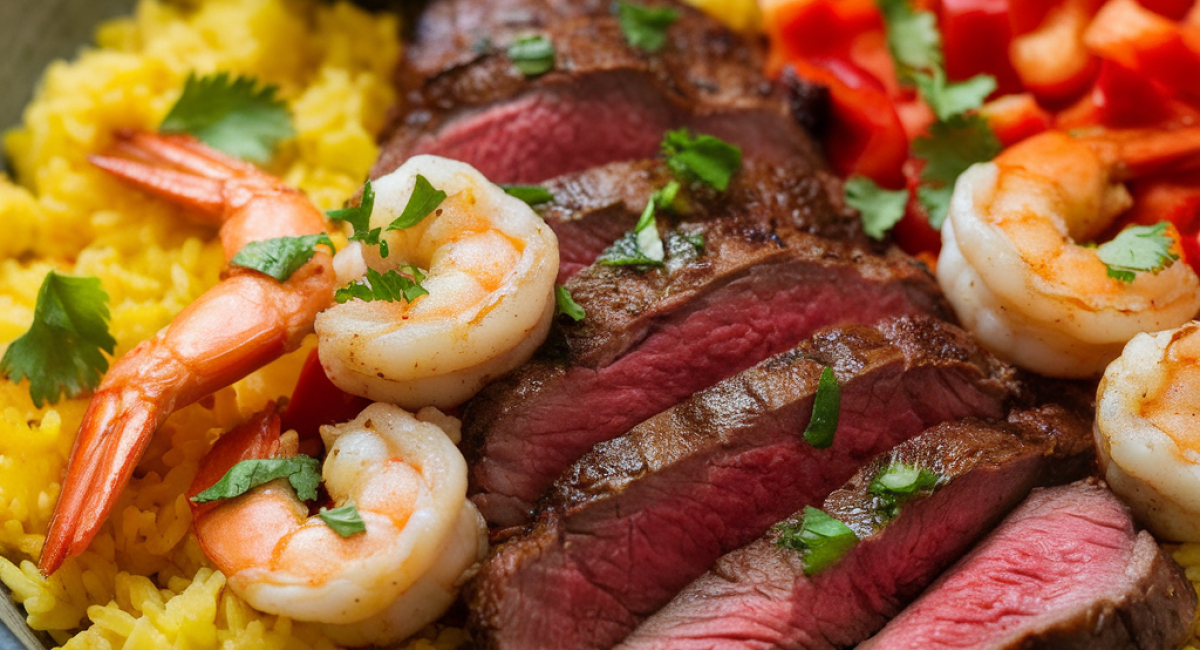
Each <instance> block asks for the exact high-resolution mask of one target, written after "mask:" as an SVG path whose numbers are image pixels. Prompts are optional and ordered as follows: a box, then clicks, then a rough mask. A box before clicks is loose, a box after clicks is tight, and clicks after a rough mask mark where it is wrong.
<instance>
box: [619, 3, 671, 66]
mask: <svg viewBox="0 0 1200 650" xmlns="http://www.w3.org/2000/svg"><path fill="white" fill-rule="evenodd" d="M678 19H679V12H678V11H676V10H674V9H672V8H670V7H660V8H656V7H646V6H644V5H640V4H635V3H632V2H626V1H625V0H621V1H620V2H617V22H618V23H620V25H621V33H623V34H624V35H625V40H626V41H627V42H628V43H629V44H630V45H632V46H633V47H636V48H638V49H640V50H643V51H646V52H650V53H654V52H658V51H659V50H661V49H662V48H663V46H664V45H666V44H667V29H668V28H669V27H670V26H671V25H672V24H673V23H674V22H675V21H676V20H678Z"/></svg>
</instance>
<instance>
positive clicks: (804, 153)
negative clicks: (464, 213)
mask: <svg viewBox="0 0 1200 650" xmlns="http://www.w3.org/2000/svg"><path fill="white" fill-rule="evenodd" d="M482 4H486V3H481V2H478V1H477V0H442V1H440V2H435V3H434V4H433V6H432V7H430V9H429V10H427V12H426V14H425V16H424V17H422V18H421V20H420V21H419V23H418V25H417V29H416V33H415V37H414V38H415V40H414V42H413V44H412V45H411V46H410V47H409V50H408V52H409V57H408V58H407V60H406V62H405V63H404V64H402V65H401V69H400V72H399V73H398V75H397V80H398V85H399V88H400V95H401V98H402V101H401V106H402V108H401V110H400V112H399V113H398V115H397V116H396V117H395V119H394V120H393V125H394V128H393V129H392V130H391V131H392V132H391V134H390V135H389V136H387V137H386V138H385V143H384V145H383V149H382V151H381V153H380V158H379V160H378V161H377V163H376V165H375V168H374V169H373V171H372V173H371V176H372V177H378V176H382V175H384V174H386V173H388V172H390V171H392V170H394V169H395V168H397V167H398V166H399V165H400V164H401V163H403V162H404V161H405V160H406V159H408V158H409V157H411V156H413V155H416V154H421V153H428V154H436V155H441V156H446V157H448V158H453V159H456V160H461V161H463V162H466V163H469V164H471V165H473V166H474V167H475V168H477V169H478V170H479V171H480V172H481V173H483V174H484V175H485V176H487V177H488V178H489V179H491V180H492V181H494V182H499V183H531V182H539V181H542V180H545V179H548V178H552V177H555V176H559V175H561V174H566V173H571V172H575V171H581V170H583V169H588V168H590V167H595V166H597V165H603V164H605V163H609V162H613V161H618V160H636V159H644V158H650V157H653V156H654V155H655V154H656V153H657V152H658V150H659V144H660V142H661V141H662V138H663V134H664V133H665V132H666V131H668V130H670V129H674V128H680V127H687V128H689V129H691V130H693V131H696V132H700V133H707V134H711V135H714V136H717V137H719V138H721V139H724V140H726V141H728V142H731V143H733V144H735V145H738V146H739V147H741V148H742V149H743V151H744V152H745V154H746V156H747V157H760V158H763V159H764V160H767V161H770V162H775V163H783V162H789V161H790V162H796V161H803V162H804V163H806V164H808V165H810V166H812V167H814V168H815V167H820V166H821V163H820V162H818V161H819V156H818V154H817V149H816V146H815V145H814V144H813V143H812V141H811V140H810V139H809V137H808V136H807V134H805V133H804V132H803V130H802V129H801V128H800V127H799V126H798V125H797V124H796V122H795V120H794V119H793V118H792V117H791V115H790V113H789V109H788V103H787V100H786V98H785V97H784V93H783V91H782V90H781V89H778V88H776V87H774V86H773V85H772V84H770V83H769V82H767V80H766V79H765V77H764V76H763V74H762V52H761V48H760V47H758V46H757V44H754V43H751V42H749V41H748V40H746V39H744V38H743V37H741V36H738V35H736V34H734V33H732V32H730V31H729V30H728V29H726V28H724V27H723V26H721V25H719V24H718V23H716V21H714V20H712V19H710V18H708V17H707V16H705V15H704V14H703V13H702V12H700V11H698V10H696V9H694V8H691V7H688V6H686V5H683V4H681V3H662V2H659V3H658V4H660V5H661V4H669V5H670V6H672V7H673V8H675V9H676V10H677V11H678V12H679V19H678V20H676V21H675V22H674V23H673V24H672V25H671V26H670V27H669V28H668V30H667V33H666V35H667V39H666V44H665V45H664V47H663V48H662V50H661V51H659V52H657V53H653V54H650V53H647V52H644V51H642V50H639V49H637V48H634V47H633V46H631V45H629V44H628V43H627V42H626V40H625V37H624V35H623V33H622V31H621V29H620V26H619V24H618V20H617V18H616V16H614V15H612V14H611V13H610V11H609V6H610V4H609V3H608V2H596V1H595V0H591V1H584V2H580V3H570V2H562V1H561V0H540V1H538V0H526V1H524V2H520V1H514V0H507V1H505V2H501V3H498V5H499V6H496V7H492V8H481V7H479V6H478V5H482ZM448 29H453V30H455V31H454V32H448V31H447V30H448ZM529 34H538V35H541V36H544V37H546V38H548V39H550V40H551V42H552V43H553V45H554V49H555V67H554V69H553V70H552V71H551V72H549V73H547V74H544V75H541V76H537V77H534V78H528V77H526V76H525V75H523V74H522V73H521V72H520V71H519V70H518V69H517V68H516V67H515V66H514V65H513V62H512V60H511V59H510V58H509V56H508V54H507V52H506V50H507V48H508V46H509V45H510V44H511V43H513V42H514V41H515V40H517V39H518V38H520V37H523V36H527V35H529ZM447 43H452V44H453V45H452V47H450V48H448V47H447V45H446V44H447Z"/></svg>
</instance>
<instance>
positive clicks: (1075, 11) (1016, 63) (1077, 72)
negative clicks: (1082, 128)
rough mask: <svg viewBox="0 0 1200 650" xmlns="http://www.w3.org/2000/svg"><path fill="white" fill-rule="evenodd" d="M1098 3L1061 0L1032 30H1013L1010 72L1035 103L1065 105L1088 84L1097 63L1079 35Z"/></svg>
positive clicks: (1094, 72) (1082, 32) (1097, 7)
mask: <svg viewBox="0 0 1200 650" xmlns="http://www.w3.org/2000/svg"><path fill="white" fill-rule="evenodd" d="M1013 1H1014V6H1015V5H1016V4H1018V3H1017V2H1016V0H1013ZM1101 2H1102V0H1063V1H1062V2H1061V3H1058V4H1054V5H1053V6H1052V7H1051V8H1050V9H1049V10H1048V11H1047V12H1046V14H1045V16H1044V18H1043V19H1042V21H1041V23H1040V24H1039V25H1038V26H1037V27H1036V28H1035V29H1033V30H1032V31H1028V32H1025V33H1020V32H1019V31H1017V30H1014V31H1016V32H1017V33H1018V35H1017V36H1014V37H1013V40H1012V45H1011V47H1010V48H1009V57H1010V59H1011V61H1012V65H1013V69H1014V70H1016V72H1017V76H1018V77H1019V78H1020V79H1021V83H1022V84H1023V85H1024V87H1025V88H1026V89H1027V90H1029V91H1030V92H1032V93H1033V94H1034V95H1036V96H1037V97H1038V99H1039V100H1041V101H1043V102H1047V103H1052V104H1065V103H1067V102H1070V101H1071V100H1073V99H1075V98H1076V97H1078V96H1079V95H1080V94H1082V93H1083V92H1084V91H1086V90H1087V88H1088V87H1089V86H1090V85H1091V83H1092V80H1093V79H1094V78H1095V76H1096V74H1097V72H1098V71H1099V62H1098V61H1097V60H1096V58H1095V57H1094V56H1092V54H1091V53H1090V52H1089V51H1088V49H1087V47H1086V46H1085V45H1084V43H1083V34H1084V31H1085V30H1086V29H1087V26H1088V24H1089V23H1090V22H1091V19H1092V16H1093V15H1094V14H1095V13H1096V11H1097V10H1098V9H1099V5H1100V3H1101Z"/></svg>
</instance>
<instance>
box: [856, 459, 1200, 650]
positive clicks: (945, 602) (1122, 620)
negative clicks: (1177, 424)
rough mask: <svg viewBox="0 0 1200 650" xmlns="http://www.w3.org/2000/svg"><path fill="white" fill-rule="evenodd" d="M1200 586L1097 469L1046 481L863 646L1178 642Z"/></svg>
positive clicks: (1165, 645) (932, 648) (1100, 649)
mask: <svg viewBox="0 0 1200 650" xmlns="http://www.w3.org/2000/svg"><path fill="white" fill-rule="evenodd" d="M1195 610H1196V593H1195V591H1194V590H1193V589H1192V585H1191V584H1190V583H1189V582H1188V581H1187V579H1186V578H1185V577H1184V574H1183V570H1182V569H1180V568H1179V566H1178V565H1177V564H1175V562H1174V561H1173V560H1171V558H1170V557H1169V556H1167V554H1166V553H1164V552H1163V551H1162V549H1160V548H1159V547H1158V544H1156V543H1155V542H1154V538H1152V537H1151V536H1150V534H1149V533H1147V532H1145V531H1142V532H1138V531H1137V530H1135V528H1134V525H1133V520H1132V519H1131V518H1130V514H1129V509H1128V508H1127V507H1125V505H1124V504H1122V503H1121V502H1120V501H1119V500H1117V498H1116V497H1115V496H1113V494H1112V493H1111V492H1109V491H1108V488H1107V487H1105V485H1104V484H1103V483H1102V482H1100V481H1099V480H1098V479H1087V480H1084V481H1080V482H1078V483H1074V484H1072V485H1069V486H1063V487H1057V488H1046V489H1042V490H1036V491H1034V493H1033V494H1032V495H1031V496H1030V497H1029V498H1028V499H1027V500H1026V501H1025V503H1023V504H1022V505H1021V507H1020V508H1018V509H1017V510H1016V511H1015V512H1013V513H1012V514H1011V515H1009V517H1008V518H1007V519H1005V520H1004V522H1003V523H1002V524H1000V527H999V528H997V529H996V530H995V531H993V532H992V533H991V535H989V536H988V537H987V539H985V540H984V541H983V542H982V543H981V544H980V545H979V546H978V547H976V548H975V550H973V551H971V553H970V554H969V555H967V557H965V558H963V559H962V560H961V561H960V562H958V563H957V564H956V565H955V566H954V567H953V568H951V569H950V571H948V572H947V573H946V574H945V575H944V576H942V577H941V578H940V579H939V580H938V581H937V583H935V584H934V586H932V587H930V589H929V591H927V592H926V593H925V594H924V595H923V596H921V598H920V599H918V600H917V601H916V602H915V603H913V604H912V605H911V606H910V607H909V608H908V609H906V610H904V611H903V612H902V613H901V614H900V615H899V616H898V617H896V618H895V619H893V620H892V621H891V622H890V623H888V625H887V627H885V628H884V629H883V631H882V632H880V633H879V634H878V635H876V636H875V637H873V638H872V639H871V640H870V641H868V642H867V643H865V644H864V645H861V646H859V648H863V649H874V650H879V649H882V648H924V649H928V650H937V649H939V648H964V647H970V648H977V649H988V650H990V649H999V648H1023V649H1035V648H1046V649H1047V650H1048V649H1050V648H1054V649H1059V650H1063V649H1071V648H1079V649H1081V650H1082V649H1083V648H1087V649H1089V650H1104V649H1106V648H1113V649H1118V648H1120V649H1122V650H1124V649H1127V648H1138V649H1140V650H1170V649H1173V648H1177V647H1179V646H1180V645H1182V644H1183V642H1184V641H1185V640H1187V638H1188V636H1189V633H1190V630H1191V624H1192V616H1193V614H1194V613H1195Z"/></svg>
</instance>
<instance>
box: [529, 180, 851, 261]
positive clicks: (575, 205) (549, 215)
mask: <svg viewBox="0 0 1200 650" xmlns="http://www.w3.org/2000/svg"><path fill="white" fill-rule="evenodd" d="M671 180H673V176H672V173H671V170H670V169H669V168H668V167H667V165H666V164H665V163H663V162H662V161H657V160H639V161H633V162H629V161H625V162H616V163H609V164H608V165H604V166H601V167H595V168H592V169H588V170H586V171H583V172H580V173H577V174H568V175H564V176H560V177H558V178H554V179H551V180H550V181H548V182H546V183H545V184H544V185H545V187H546V189H547V190H549V192H550V193H551V194H552V195H553V196H554V200H553V201H552V202H550V203H546V204H544V205H541V206H538V213H540V214H541V215H542V217H544V218H545V219H546V222H547V223H549V224H550V227H551V228H553V229H554V232H555V234H557V235H558V244H559V258H560V261H559V283H560V284H561V283H563V282H566V280H567V279H569V278H571V277H572V276H574V275H575V274H576V273H578V272H579V271H580V270H582V269H583V268H584V267H587V266H589V265H590V264H591V263H592V262H594V261H595V260H596V257H597V256H599V255H600V253H601V252H603V251H604V249H605V248H607V247H608V246H610V245H612V243H613V242H614V241H616V240H617V238H618V237H620V236H621V235H623V234H625V233H626V232H627V231H629V230H632V229H633V227H634V226H635V225H636V224H637V221H638V217H640V216H641V213H642V210H643V209H644V208H645V207H646V203H647V202H648V201H649V200H650V197H651V196H652V195H653V194H654V193H655V192H656V191H658V190H660V189H662V188H663V187H664V186H666V185H667V184H668V183H669V182H671ZM842 195H843V190H842V185H841V181H840V180H838V179H837V178H836V177H834V176H833V175H832V174H829V173H828V172H824V171H815V172H814V171H812V170H811V169H808V168H807V167H804V166H793V165H787V164H783V165H774V164H767V163H763V162H761V161H758V160H753V159H750V160H746V161H745V162H744V163H743V165H742V168H741V169H740V170H738V172H737V173H736V174H734V176H733V178H732V180H731V182H730V184H729V187H728V188H727V189H726V191H724V192H719V191H717V190H714V189H712V188H710V187H705V186H700V185H698V184H690V185H687V186H686V187H685V189H684V190H683V191H682V192H681V193H680V195H679V197H678V198H677V199H676V204H677V205H679V208H678V209H677V210H674V211H669V210H660V211H659V212H658V213H657V215H656V216H657V217H658V219H659V222H660V228H663V229H669V228H671V227H678V226H679V225H681V224H685V223H701V222H708V221H713V220H716V219H722V218H738V219H741V220H743V221H752V222H754V223H759V224H762V226H763V227H764V228H773V225H779V226H790V227H792V228H795V229H796V230H799V231H801V232H806V233H809V234H813V235H818V236H821V237H828V238H830V239H836V240H839V241H845V242H856V243H861V244H864V245H866V244H867V243H868V242H867V239H866V236H865V235H864V234H863V232H862V221H861V220H860V219H859V217H858V213H857V212H855V211H853V210H850V209H849V208H847V207H846V205H845V204H844V203H843V202H842V199H841V197H842ZM663 234H664V235H665V234H666V233H665V232H664V233H663Z"/></svg>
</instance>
